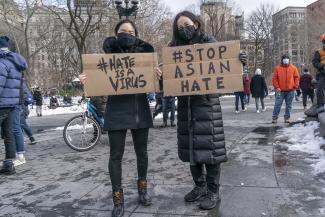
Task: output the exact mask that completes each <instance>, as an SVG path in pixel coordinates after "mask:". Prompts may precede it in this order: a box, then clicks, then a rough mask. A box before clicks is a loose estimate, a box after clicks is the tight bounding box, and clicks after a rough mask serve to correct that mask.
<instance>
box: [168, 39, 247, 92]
mask: <svg viewBox="0 0 325 217" xmlns="http://www.w3.org/2000/svg"><path fill="white" fill-rule="evenodd" d="M239 52H240V42H239V41H228V42H222V43H208V44H196V45H191V46H179V47H167V48H164V49H163V63H164V65H163V73H164V76H163V77H164V95H165V96H185V95H203V94H212V93H232V92H235V91H243V79H242V74H243V66H242V63H241V62H240V60H239Z"/></svg>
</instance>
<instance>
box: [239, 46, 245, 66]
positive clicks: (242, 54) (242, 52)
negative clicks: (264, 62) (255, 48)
mask: <svg viewBox="0 0 325 217" xmlns="http://www.w3.org/2000/svg"><path fill="white" fill-rule="evenodd" d="M239 60H240V62H242V64H243V65H244V66H246V65H247V54H246V52H245V51H243V50H241V51H240V53H239Z"/></svg>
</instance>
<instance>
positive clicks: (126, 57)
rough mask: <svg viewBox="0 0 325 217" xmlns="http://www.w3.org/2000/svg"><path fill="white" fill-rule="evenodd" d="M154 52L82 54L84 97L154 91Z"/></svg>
mask: <svg viewBox="0 0 325 217" xmlns="http://www.w3.org/2000/svg"><path fill="white" fill-rule="evenodd" d="M157 65H158V61H157V54H156V53H123V54H85V55H83V68H84V73H85V74H86V76H87V82H86V84H85V95H86V96H109V95H123V94H138V93H148V92H155V91H156V90H158V89H159V84H158V81H157V79H156V76H155V74H154V67H156V66H157Z"/></svg>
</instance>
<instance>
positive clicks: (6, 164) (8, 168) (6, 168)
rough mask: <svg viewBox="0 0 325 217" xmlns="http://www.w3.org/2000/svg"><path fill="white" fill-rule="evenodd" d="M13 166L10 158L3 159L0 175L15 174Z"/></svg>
mask: <svg viewBox="0 0 325 217" xmlns="http://www.w3.org/2000/svg"><path fill="white" fill-rule="evenodd" d="M15 173H16V170H15V166H14V163H13V161H12V160H4V161H3V165H2V168H1V169H0V175H12V174H15Z"/></svg>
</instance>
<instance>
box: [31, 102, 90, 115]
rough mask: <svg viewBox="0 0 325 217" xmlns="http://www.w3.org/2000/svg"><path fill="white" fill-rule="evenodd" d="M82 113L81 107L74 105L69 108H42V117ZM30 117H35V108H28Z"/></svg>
mask: <svg viewBox="0 0 325 217" xmlns="http://www.w3.org/2000/svg"><path fill="white" fill-rule="evenodd" d="M83 111H84V109H83V107H82V106H80V105H74V106H71V107H58V108H56V109H49V108H48V107H47V106H43V109H42V115H43V116H48V115H59V114H72V113H82V112H83ZM29 116H30V117H34V116H36V106H33V108H31V107H30V114H29Z"/></svg>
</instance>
